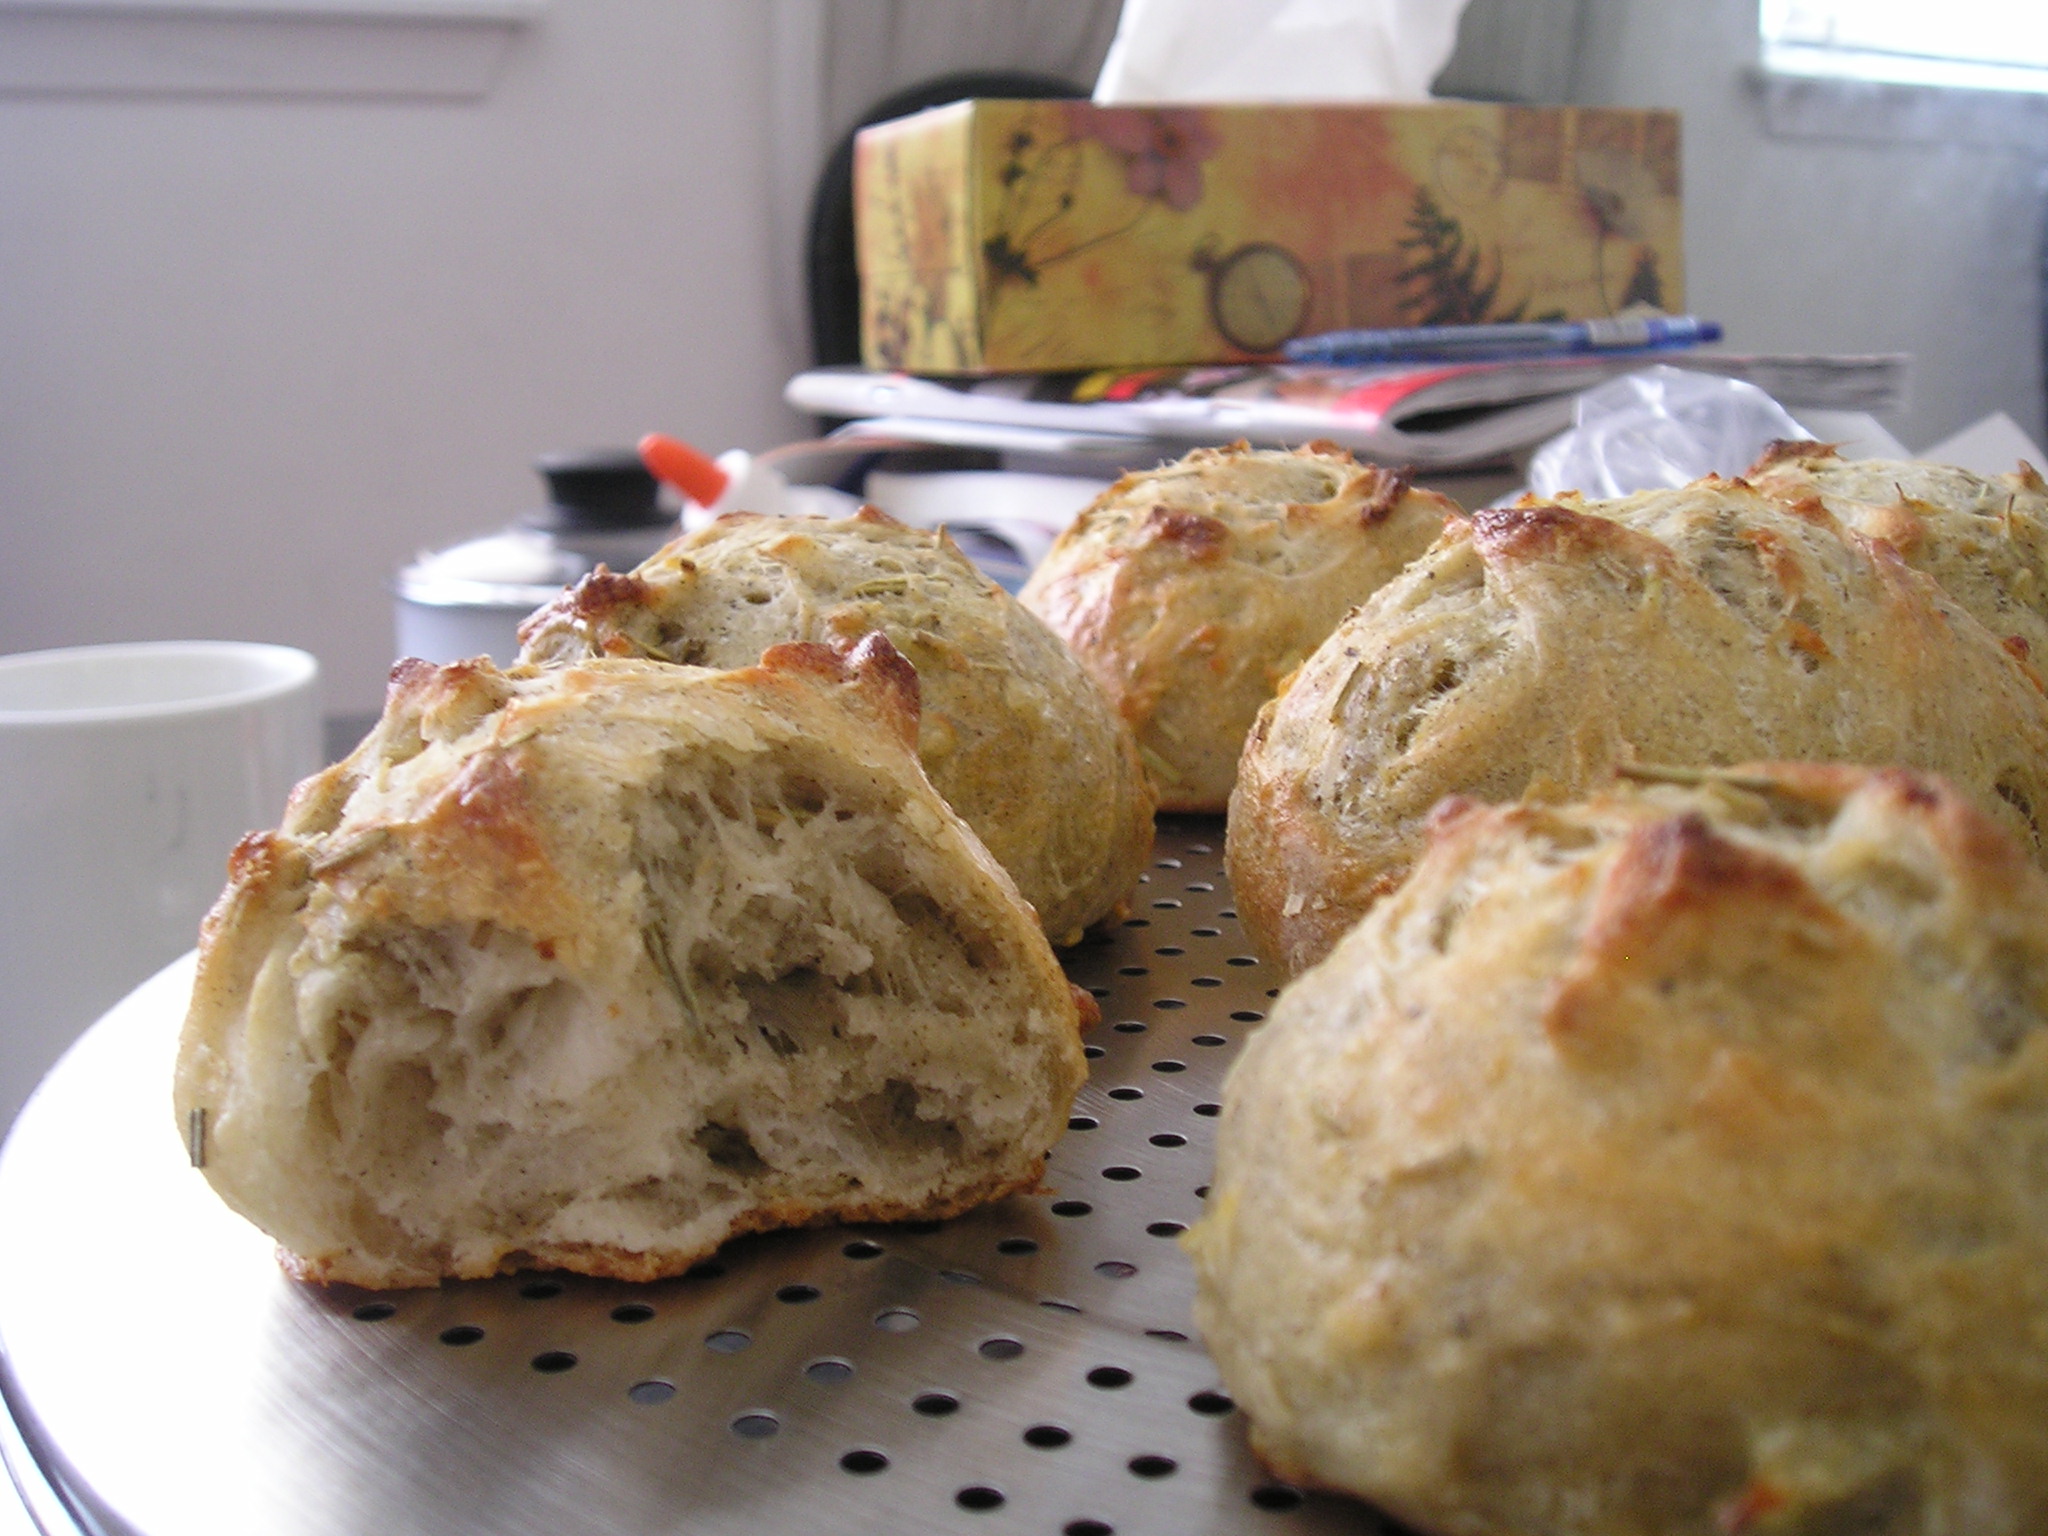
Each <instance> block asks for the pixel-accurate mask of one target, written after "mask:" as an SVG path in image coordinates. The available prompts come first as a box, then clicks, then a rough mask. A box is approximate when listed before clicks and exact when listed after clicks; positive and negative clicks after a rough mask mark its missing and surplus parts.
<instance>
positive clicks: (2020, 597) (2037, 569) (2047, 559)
mask: <svg viewBox="0 0 2048 1536" xmlns="http://www.w3.org/2000/svg"><path fill="white" fill-rule="evenodd" d="M1744 478H1745V479H1747V480H1748V481H1749V482H1750V483H1751V484H1753V485H1754V486H1755V487H1756V488H1757V489H1758V490H1760V491H1762V492H1763V493H1764V494H1766V495H1768V496H1772V497H1776V498H1778V499H1779V500H1781V501H1785V502H1788V503H1790V504H1793V505H1801V506H1806V507H1809V508H1813V509H1815V510H1819V509H1823V508H1824V509H1825V510H1826V512H1827V513H1828V514H1829V515H1831V516H1833V517H1835V518H1838V519H1840V520H1841V522H1842V523H1843V524H1845V525H1846V526H1848V527H1850V528H1852V529H1854V530H1855V531H1857V532H1858V533H1861V534H1863V535H1864V536H1865V537H1866V538H1871V539H1882V540H1883V541H1884V542H1886V543H1888V544H1890V545H1891V546H1892V547H1893V548H1894V549H1896V550H1897V551H1898V552H1899V554H1900V555H1901V556H1903V557H1904V559H1905V560H1906V562H1907V563H1908V564H1909V565H1911V566H1913V567H1914V568H1915V569H1916V570H1919V571H1923V572H1925V573H1926V574H1927V575H1929V576H1931V577H1933V578H1934V579H1935V580H1936V581H1938V582H1940V583H1941V585H1942V587H1943V588H1944V589H1945V590H1946V591H1947V592H1948V593H1949V595H1950V596H1951V597H1953V598H1954V599H1955V600H1956V601H1957V602H1959V603H1961V604H1962V605H1963V607H1965V608H1967V609H1968V610H1969V612H1970V615H1971V617H1973V618H1975V619H1976V620H1977V622H1978V623H1980V624H1982V625H1983V626H1984V627H1985V628H1986V629H1988V630H1990V631H1991V633H1992V634H1994V635H1996V636H1998V637H1999V638H2000V639H2001V640H2005V641H2007V642H2008V644H2009V645H2012V649H2013V650H2014V654H2015V655H2017V656H2018V657H2019V659H2020V660H2022V661H2025V660H2028V659H2029V658H2030V657H2031V656H2036V655H2040V654H2042V648H2043V646H2044V645H2048V485H2043V484H2042V482H2041V478H2040V476H2039V475H2038V474H2036V473H2035V472H2034V470H2033V467H2032V466H2031V465H2028V464H2025V463H2022V464H2021V465H2020V466H2019V468H2018V470H2017V471H2016V472H2015V473H2013V474H2009V475H1994V476H1984V475H1976V474H1972V473H1970V472H1969V471H1967V470H1962V469H1956V468H1953V467H1951V466H1949V465H1945V464H1931V463H1925V462H1920V461H1914V462H1910V463H1894V462H1889V461H1886V460H1881V459H1844V458H1842V457H1841V456H1840V454H1838V453H1837V452H1836V451H1835V449H1834V447H1833V446H1832V445H1830V444H1827V443H1773V444H1771V445H1770V447H1769V448H1768V449H1766V450H1765V452H1764V454H1763V456H1762V457H1761V458H1759V459H1758V460H1757V462H1756V463H1755V464H1754V465H1752V466H1751V467H1750V469H1749V470H1748V472H1747V474H1746V475H1745V477H1744ZM2012 642H2017V644H2016V645H2014V644H2012Z"/></svg>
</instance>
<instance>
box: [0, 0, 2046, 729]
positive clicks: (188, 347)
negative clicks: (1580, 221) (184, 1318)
mask: <svg viewBox="0 0 2048 1536" xmlns="http://www.w3.org/2000/svg"><path fill="white" fill-rule="evenodd" d="M1522 3H1527V0H1522ZM914 10H915V7H913V6H912V5H911V3H910V0H776V3H775V4H772V5H771V4H769V3H766V0H744V3H743V0H551V3H550V4H549V6H548V8H547V9H546V10H545V12H544V13H543V14H542V17H541V19H540V20H539V21H538V22H537V23H536V24H535V25H534V26H532V27H530V28H528V29H527V30H526V31H525V32H524V33H523V34H522V35H521V37H520V38H519V40H518V41H517V42H516V43H515V45H514V47H513V49H512V52H511V55H510V58H509V61H508V63H507V66H506V68H505V71H504V73H503V76H502V78H501V79H500V80H499V81H498V83H497V85H496V87H495V89H494V90H493V91H492V92H491V93H490V94H489V95H488V96H486V97H484V98H483V99H481V100H476V101H470V102H452V103H426V102H399V101H389V100H385V101H342V100H331V99H329V100H319V99H304V98H298V99H240V100H237V99H224V98H219V97H209V98H157V99H150V98H138V97H134V96H108V97H98V98H82V97H13V98H6V99H0V652H4V651H11V650H25V649H31V648H35V647H40V646H48V645H64V644H79V643H88V642H94V641H103V640H121V639H135V638H145V637H178V636H226V637H246V638H253V639H263V640H276V641H284V642H288V643H293V644H298V645H304V646H307V647H309V648H310V649H312V650H314V651H315V652H316V653H318V654H319V656H320V657H321V660H322V662H323V664H324V665H325V667H326V669H327V677H328V692H327V704H328V707H329V709H330V710H335V711H360V710H367V709H371V708H373V707H374V706H375V704H376V701H377V699H378V697H379V693H380V690H381V681H382V677H383V674H384V670H385V667H386V665H387V663H388V661H389V653H390V648H391V638H390V635H391V631H390V598H389V593H388V587H387V584H388V582H389V580H390V577H391V575H392V573H393V572H394V571H395V570H396V569H397V567H398V566H399V565H401V564H402V563H404V562H405V561H406V560H407V559H408V558H410V557H411V556H412V555H413V554H414V553H415V552H416V551H418V550H419V549H421V548H423V547H433V546H438V545H443V544H447V543H449V542H452V541H454V540H455V539H458V538H460V537H464V536H466V535H468V534H471V533H475V532H480V531H483V530H486V529H489V528H492V527H495V526H497V525H498V524H500V523H502V522H504V521H506V520H507V519H508V518H510V517H511V516H513V515H514V514H516V513H517V512H518V511H520V510H521V509H523V508H525V507H527V506H529V505H530V504H532V503H533V501H534V500H535V499H536V494H537V482H536V481H535V480H534V478H533V476H532V473H531V470H530V468H529V464H530V461H531V459H532V458H533V456H534V455H536V454H538V453H540V452H542V451H545V450H547V449H551V448H570V447H579V446H590V445H595V444H600V443H605V444H618V443H625V442H629V441H630V440H631V439H632V438H633V437H635V436H636V435H637V434H639V433H640V432H642V431H644V430H647V429H650V428H661V429H665V430H668V431H672V432H676V433H679V434H681V435H684V436H688V437H691V438H693V439H695V440H697V441H699V442H701V443H703V444H705V445H707V446H710V447H713V448H721V447H726V446H730V445H740V446H749V447H760V446H765V445H767V444H770V443H773V442H776V441H780V440H783V439H786V438H787V437H789V436H791V435H792V434H794V433H796V432H798V431H799V430H801V423H800V422H799V421H798V420H797V419H796V418H795V417H793V416H792V415H790V414H789V413H788V412H787V411H786V410H785V409H784V407H783V406H782V405H781V404H780V399H779V391H780V386H781V383H782V381H783V379H784V378H785V377H786V376H787V374H788V373H789V372H790V371H792V370H793V369H794V368H796V367H798V366H800V365H801V363H802V362H803V361H804V357H803V353H802V340H801V335H800V333H799V332H798V330H797V328H796V326H795V324H794V322H795V321H796V319H797V317H798V316H799V315H800V313H801V311H800V309H799V308H798V305H797V295H796V294H795V292H794V283H795V274H796V264H795V262H794V260H793V259H792V257H793V252H792V250H791V248H790V242H791V241H792V240H793V239H794V238H795V237H796V234H797V228H796V227H794V226H795V223H796V221H795V220H794V219H793V218H792V216H791V207H792V203H791V196H790V188H791V187H792V186H794V188H795V189H796V190H797V191H798V192H799V193H800V192H801V190H802V188H803V187H804V186H806V185H807V184H808V181H809V177H810V174H811V170H810V165H809V163H807V164H806V165H805V166H804V167H803V172H802V174H801V175H800V176H798V177H797V178H796V180H795V181H794V183H792V181H791V177H790V173H789V171H788V169H787V166H786V162H787V161H788V159H789V158H790V156H789V155H788V154H787V153H784V154H783V160H784V162H785V166H784V169H783V170H782V172H781V174H780V175H779V176H778V175H776V174H774V173H775V170H776V157H777V154H778V149H777V146H778V144H787V143H789V142H791V139H792V129H791V127H790V124H791V122H792V121H793V120H794V121H797V122H799V123H807V124H808V126H807V127H805V128H804V129H803V133H808V134H811V135H812V136H813V137H816V136H817V135H818V134H821V133H822V134H823V135H824V136H825V137H824V138H822V139H819V140H818V141H817V142H816V143H812V144H810V145H809V146H808V152H809V153H811V154H814V155H815V156H816V157H817V158H818V159H822V153H823V148H824V146H825V144H827V143H829V140H830V137H831V136H832V135H833V134H836V132H837V130H838V129H839V127H841V126H843V124H844V122H845V120H846V119H847V118H848V117H849V116H850V115H851V113H852V112H854V111H856V110H858V107H859V105H860V104H862V103H863V102H864V101H867V100H872V99H873V97H874V96H876V95H879V94H881V91H882V90H884V89H887V88H889V87H891V86H894V85H900V84H903V83H905V81H906V80H907V79H909V78H916V77H918V76H920V75H922V74H929V73H932V72H935V71H936V70H937V69H939V68H943V67H945V66H947V65H949V64H959V63H964V62H966V61H967V60H968V59H969V58H970V57H980V58H982V59H983V60H984V61H985V62H987V63H990V64H1011V65H1019V66H1023V67H1034V68H1053V69H1056V70H1062V71H1063V72H1067V73H1069V74H1070V75H1072V76H1075V77H1078V78H1086V75H1085V74H1081V73H1080V71H1081V70H1082V69H1083V68H1084V67H1085V66H1086V65H1087V60H1088V58H1089V57H1090V56H1091V54H1092V56H1093V57H1099V48H1100V46H1101V44H1102V43H1104V42H1106V31H1105V29H1104V27H1103V25H1102V22H1101V18H1102V16H1103V15H1104V14H1106V8H1105V5H1104V4H1103V0H925V12H924V14H923V15H921V16H920V15H915V14H913V12H914ZM870 13H872V15H873V17H874V21H873V23H872V24H870V22H869V20H868V17H869V15H870ZM805 15H810V16H813V17H822V18H823V19H824V20H825V21H826V22H829V25H828V26H826V27H825V30H824V32H823V33H822V34H820V35H821V36H822V39H823V42H822V53H821V58H822V62H823V64H824V67H826V68H827V69H828V71H832V70H836V71H838V72H839V73H837V74H834V75H832V76H831V79H830V89H828V90H824V91H821V92H820V93H819V95H820V100H819V101H818V102H805V101H803V100H801V99H798V100H790V99H785V100H783V101H782V102H780V103H778V102H777V101H776V100H775V99H774V94H773V91H774V82H775V81H776V80H777V79H778V78H783V77H785V76H786V74H787V70H788V67H789V52H790V49H789V38H788V37H787V35H783V36H781V37H780V41H779V43H778V34H777V31H776V21H777V18H778V17H779V18H781V19H782V20H783V21H784V22H785V23H786V22H787V21H788V20H789V19H790V18H791V17H792V16H796V17H799V18H801V17H803V16H805ZM934 17H940V18H943V21H936V22H935V21H934V19H933V18H934ZM1754 26H1755V7H1754V0H1686V3H1683V4H1681V3H1675V0H1588V3H1587V9H1586V15H1585V18H1584V23H1583V28H1584V31H1583V35H1584V40H1585V46H1584V47H1583V48H1582V49H1581V50H1580V56H1579V58H1578V60H1577V63H1576V67H1575V69H1574V71H1573V80H1574V90H1573V95H1574V96H1575V97H1576V99H1578V100H1581V101H1588V102H1612V103H1618V104H1630V105H1651V104H1656V105H1673V106H1678V107H1680V108H1682V109H1683V110H1684V112H1685V114H1686V169H1687V176H1688V186H1687V195H1688V220H1689V232H1688V247H1689V255H1688V264H1689V268H1690V272H1689V278H1690V294H1691V299H1692V303H1693V306H1694V307H1695V308H1696V309H1698V310H1699V311H1701V312H1702V313H1706V314H1710V315H1714V316H1717V317H1719V318H1721V319H1723V320H1724V321H1726V323H1727V324H1728V327H1729V331H1730V336H1731V339H1732V341H1733V342H1734V343H1735V344H1736V345H1738V346H1742V347H1749V348H1756V349H1789V348H1819V349H1832V350H1842V351H1857V350H1878V349H1903V350H1909V351H1912V352H1915V353H1917V354H1918V356H1919V359H1920V366H1919V380H1920V383H1919V394H1918V399H1917V402H1916V404H1915V406H1914V408H1913V410H1912V411H1911V412H1910V413H1909V414H1908V415H1907V416H1906V417H1905V418H1903V419H1901V420H1899V421H1897V422H1895V423H1894V426H1895V428H1896V429H1897V430H1898V431H1899V432H1900V434H1901V436H1903V437H1904V438H1905V439H1906V440H1907V441H1908V442H1909V443H1912V444H1919V443H1924V442H1928V441H1931V440H1933V439H1934V438H1935V437H1937V436H1939V435H1941V434H1942V433H1944V432H1946V431H1947V430H1949V429H1950V428H1952V427H1954V426H1957V425H1960V424H1962V423H1964V422H1967V421H1969V420H1973V419H1975V418H1976V417H1977V416H1979V415H1981V414H1983V413H1984V412H1986V411H1988V410H1991V409H1994V408H2003V409H2005V410H2007V411H2009V412H2011V414H2012V415H2013V416H2015V417H2016V418H2017V419H2019V420H2020V421H2021V422H2022V423H2023V424H2025V425H2028V426H2029V427H2031V428H2034V429H2036V430H2039V428H2040V426H2041V422H2042V398H2041V388H2040V315H2039V303H2040V297H2039V290H2040V276H2039V273H2040V241H2041V226H2042V214H2041V193H2040V190H2039V185H2038V178H2039V174H2040V167H2041V165H2042V163H2043V157H2042V155H2041V154H2040V153H2039V152H2038V151H2030V150H2025V149H2020V148H2012V147H2006V148H1991V147H1972V146H1956V145H1948V146H1944V145H1941V144H1938V143H1915V142H1903V143H1902V142H1896V141H1889V140H1861V141H1858V140H1853V139H1843V140H1825V139H1815V138H1779V137H1772V136H1771V135H1770V134H1769V133H1767V132H1766V128H1765V124H1764V110H1763V106H1762V103H1761V100H1760V98H1759V97H1758V95H1757V94H1756V93H1755V92H1754V91H1753V90H1752V89H1751V88H1750V87H1749V86H1748V85H1746V84H1745V83H1744V79H1743V76H1742V66H1743V65H1744V63H1745V62H1746V61H1747V60H1749V59H1750V58H1752V57H1753V56H1754V49H1755V45H1754ZM976 27H979V28H980V29H981V30H982V33H983V34H984V35H983V36H982V37H980V38H979V39H977V38H976V37H974V36H973V35H972V34H973V33H974V31H975V28H976ZM956 34H957V35H956ZM1034 39H1036V40H1037V41H1036V42H1034V41H1033V40H1034ZM885 44H886V45H887V46H886V47H885V46H884V45H885ZM1034 47H1036V48H1037V49H1038V50H1040V51H1039V52H1037V53H1033V52H1032V49H1033V48H1034ZM778 48H779V49H780V51H779V52H778ZM1048 50H1049V51H1048ZM877 53H888V54H891V55H892V56H893V55H901V56H902V59H901V61H900V62H901V68H900V72H899V71H898V70H897V69H894V68H892V67H891V66H890V65H889V64H888V63H887V62H886V61H883V62H877V60H876V59H875V58H874V57H869V55H875V54H877ZM849 54H857V55H860V56H861V60H862V62H861V63H860V66H859V67H860V68H861V69H864V70H866V71H867V73H868V75H869V76H871V77H872V79H873V83H874V86H875V89H873V90H872V91H869V90H866V89H864V88H862V89H855V88H842V86H843V85H844V78H843V77H844V74H845V72H846V71H847V70H848V69H849V68H851V67H852V66H851V65H849V63H848V62H847V60H848V57H849ZM778 61H779V62H778ZM778 69H780V70H781V71H783V74H782V75H778ZM793 107H794V108H795V109H797V110H795V111H794V112H792V110H791V109H792V108H793ZM807 114H808V115H807ZM778 134H779V135H780V137H779V138H778ZM796 137H799V138H801V137H802V134H801V133H800V134H797V135H796ZM777 186H779V187H781V188H782V189H783V191H782V194H781V197H780V202H779V203H777V202H776V200H775V199H774V198H773V197H771V196H769V195H767V189H770V188H771V187H777ZM798 201H800V198H798ZM778 232H779V233H778Z"/></svg>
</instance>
